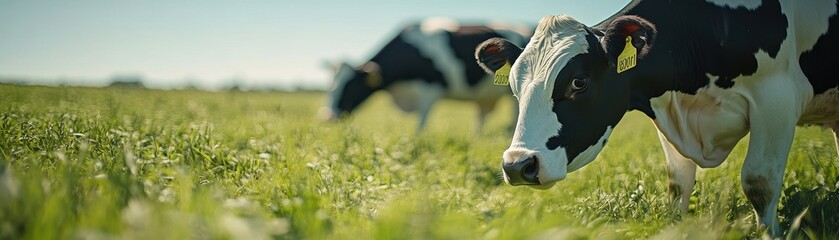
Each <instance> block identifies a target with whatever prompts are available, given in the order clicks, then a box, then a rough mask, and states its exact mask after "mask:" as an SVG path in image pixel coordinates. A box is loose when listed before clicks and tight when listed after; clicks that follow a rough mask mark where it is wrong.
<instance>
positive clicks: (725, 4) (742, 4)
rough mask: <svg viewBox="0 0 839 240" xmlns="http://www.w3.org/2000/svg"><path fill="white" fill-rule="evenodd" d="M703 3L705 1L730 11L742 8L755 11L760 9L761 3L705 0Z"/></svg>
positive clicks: (752, 0) (742, 0)
mask: <svg viewBox="0 0 839 240" xmlns="http://www.w3.org/2000/svg"><path fill="white" fill-rule="evenodd" d="M705 1H707V2H709V3H713V4H714V5H717V6H720V7H727V8H731V9H736V8H740V7H743V8H746V9H748V10H755V9H757V8H758V7H760V4H761V3H762V1H761V0H705Z"/></svg>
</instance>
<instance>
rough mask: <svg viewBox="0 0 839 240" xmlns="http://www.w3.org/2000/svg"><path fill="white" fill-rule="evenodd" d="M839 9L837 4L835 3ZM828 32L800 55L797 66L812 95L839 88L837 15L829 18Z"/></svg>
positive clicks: (838, 3) (838, 31)
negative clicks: (807, 82)
mask: <svg viewBox="0 0 839 240" xmlns="http://www.w3.org/2000/svg"><path fill="white" fill-rule="evenodd" d="M836 7H837V9H839V2H837V3H836ZM829 24H830V25H829V27H828V32H827V34H825V35H822V36H821V37H819V40H818V41H817V42H816V45H815V46H813V49H811V50H809V51H806V52H804V53H802V54H801V57H800V58H799V59H798V64H800V65H801V70H802V71H803V72H804V75H805V76H807V80H808V81H810V85H812V86H813V93H814V94H820V93H824V92H826V91H827V90H829V89H832V88H837V87H839V81H837V80H839V67H837V66H836V64H837V63H839V14H834V15H833V16H831V17H830V21H829Z"/></svg>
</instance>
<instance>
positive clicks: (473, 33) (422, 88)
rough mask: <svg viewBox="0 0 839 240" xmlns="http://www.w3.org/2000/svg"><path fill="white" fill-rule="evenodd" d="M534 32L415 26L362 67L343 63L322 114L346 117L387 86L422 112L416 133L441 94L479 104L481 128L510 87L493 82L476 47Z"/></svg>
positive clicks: (441, 22) (405, 106) (447, 23)
mask: <svg viewBox="0 0 839 240" xmlns="http://www.w3.org/2000/svg"><path fill="white" fill-rule="evenodd" d="M532 31H533V27H531V26H525V25H516V24H510V23H501V22H494V23H488V24H484V25H461V24H460V23H459V22H457V21H454V20H452V19H448V18H429V19H426V20H424V21H421V22H419V23H415V24H410V25H408V26H406V27H404V28H403V29H402V30H401V31H400V32H399V33H398V34H397V35H396V37H394V38H393V39H392V40H390V41H389V42H388V43H387V44H385V46H384V47H383V48H382V49H381V50H380V51H379V52H378V53H376V54H375V55H374V56H373V57H372V58H371V59H370V60H369V61H367V62H366V63H364V64H362V65H361V66H358V67H352V66H350V65H348V64H345V63H344V64H341V65H340V67H338V70H337V71H336V74H335V79H334V87H333V89H332V90H331V92H330V95H329V100H328V104H329V106H326V107H324V108H322V112H321V114H322V115H325V116H324V117H325V118H327V119H330V120H331V119H336V118H339V117H340V116H346V115H348V114H350V113H351V112H353V111H354V110H355V109H356V108H357V107H358V106H359V105H360V104H361V103H362V102H364V100H366V99H367V98H368V97H369V96H370V95H371V94H373V93H374V92H376V91H379V90H385V91H388V92H389V93H390V94H391V96H392V98H393V101H394V102H395V103H396V105H397V106H398V107H399V108H400V109H401V110H403V111H405V112H418V115H419V124H418V126H417V131H420V130H422V129H423V128H424V126H425V124H426V120H427V118H428V113H429V111H430V110H431V107H432V105H433V104H434V103H435V102H436V101H437V100H438V99H440V98H450V99H459V100H469V101H474V102H475V103H477V105H478V111H479V113H478V127H477V129H478V130H480V128H481V126H482V125H483V122H484V118H485V116H486V115H487V114H488V113H489V112H491V111H492V110H493V109H494V108H495V105H496V102H497V101H498V99H499V98H501V97H505V96H509V95H510V90H509V88H508V87H506V86H495V85H493V81H494V78H493V76H492V75H491V74H487V73H485V72H484V70H482V69H481V68H480V67H479V66H478V64H477V63H476V62H475V60H474V57H473V55H474V52H475V48H476V47H477V46H478V44H480V43H481V42H483V41H485V40H487V39H490V38H503V39H507V40H508V41H511V42H514V43H518V44H524V43H526V41H527V40H528V39H529V36H530V34H532ZM511 101H512V100H511ZM511 118H512V119H515V114H514V115H512V116H511Z"/></svg>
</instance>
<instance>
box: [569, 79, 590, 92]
mask: <svg viewBox="0 0 839 240" xmlns="http://www.w3.org/2000/svg"><path fill="white" fill-rule="evenodd" d="M586 87H588V79H583V78H575V79H573V80H571V89H574V90H575V91H582V90H585V89H586Z"/></svg>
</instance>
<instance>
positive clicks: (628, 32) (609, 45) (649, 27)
mask: <svg viewBox="0 0 839 240" xmlns="http://www.w3.org/2000/svg"><path fill="white" fill-rule="evenodd" d="M656 33H657V32H656V28H655V25H653V24H652V23H650V22H649V21H647V20H646V19H644V18H641V17H638V16H633V15H628V16H621V17H618V18H616V19H615V20H613V21H612V23H610V24H609V27H607V28H606V32H605V33H604V35H603V38H602V39H601V40H600V42H601V44H602V45H603V49H604V51H605V52H606V56H608V57H609V61H610V62H611V63H612V64H616V63H617V62H618V58H619V57H620V56H623V55H624V54H633V55H636V59H637V60H643V59H644V57H645V56H647V54H648V53H649V52H650V49H652V47H653V45H654V44H653V43H655V38H656ZM629 39H631V43H630V42H627V40H629ZM629 44H631V45H632V47H633V48H634V49H635V51H634V52H630V51H629V49H627V52H626V53H624V50H625V48H627V47H629ZM633 61H634V60H633Z"/></svg>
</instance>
